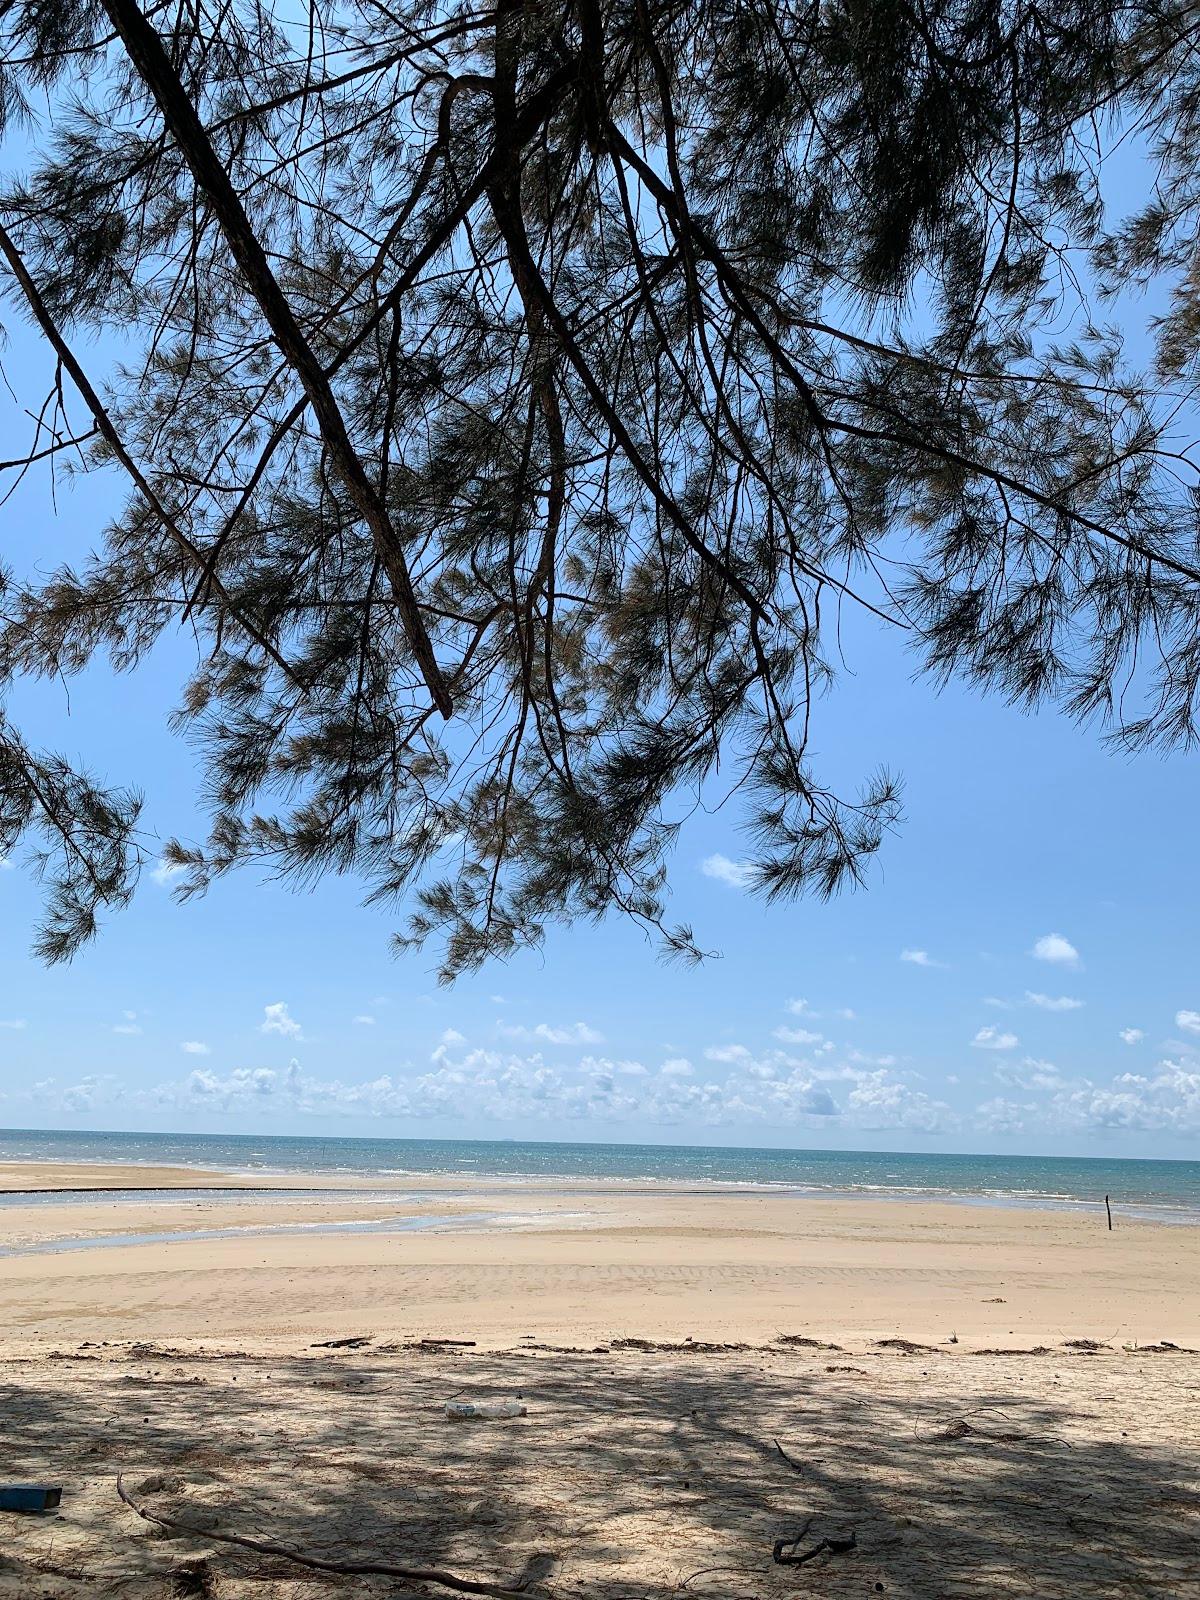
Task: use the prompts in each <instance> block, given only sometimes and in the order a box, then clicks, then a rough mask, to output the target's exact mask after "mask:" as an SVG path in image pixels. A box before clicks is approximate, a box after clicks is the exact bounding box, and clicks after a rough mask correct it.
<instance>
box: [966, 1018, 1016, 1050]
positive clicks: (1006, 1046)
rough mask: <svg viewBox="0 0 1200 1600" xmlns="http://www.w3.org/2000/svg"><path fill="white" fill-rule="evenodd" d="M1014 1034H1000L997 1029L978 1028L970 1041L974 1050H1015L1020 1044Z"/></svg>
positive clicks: (989, 1027)
mask: <svg viewBox="0 0 1200 1600" xmlns="http://www.w3.org/2000/svg"><path fill="white" fill-rule="evenodd" d="M1020 1042H1021V1041H1020V1040H1019V1039H1018V1038H1017V1036H1016V1034H1015V1033H1001V1032H1000V1030H999V1028H993V1027H991V1026H990V1024H989V1026H988V1027H986V1028H980V1030H979V1032H978V1033H977V1034H976V1035H975V1037H974V1038H973V1039H972V1040H971V1043H972V1045H974V1047H975V1049H976V1050H1015V1049H1016V1047H1017V1046H1018V1045H1019V1044H1020Z"/></svg>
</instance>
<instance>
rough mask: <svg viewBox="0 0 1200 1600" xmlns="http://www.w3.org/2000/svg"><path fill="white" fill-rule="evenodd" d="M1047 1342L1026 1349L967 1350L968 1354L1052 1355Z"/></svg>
mask: <svg viewBox="0 0 1200 1600" xmlns="http://www.w3.org/2000/svg"><path fill="white" fill-rule="evenodd" d="M1053 1353H1054V1352H1053V1351H1052V1350H1051V1349H1050V1346H1049V1345H1048V1344H1035V1345H1030V1346H1029V1348H1028V1349H1025V1350H1020V1349H985V1350H968V1351H967V1354H968V1355H969V1356H1048V1355H1053Z"/></svg>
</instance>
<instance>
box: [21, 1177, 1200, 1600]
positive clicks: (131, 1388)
mask: <svg viewBox="0 0 1200 1600" xmlns="http://www.w3.org/2000/svg"><path fill="white" fill-rule="evenodd" d="M81 1170H82V1169H80V1168H65V1169H64V1170H61V1171H60V1170H57V1169H56V1170H53V1171H51V1170H49V1169H48V1168H46V1167H44V1166H37V1165H31V1166H30V1167H27V1168H26V1167H16V1166H9V1167H7V1168H5V1169H4V1171H3V1173H2V1174H0V1182H2V1183H3V1186H4V1187H5V1188H6V1189H7V1190H8V1191H9V1193H8V1195H7V1196H6V1198H5V1201H4V1204H3V1206H0V1250H2V1251H3V1252H4V1253H3V1254H0V1326H2V1330H3V1342H2V1345H0V1356H2V1363H0V1370H2V1372H3V1400H4V1416H5V1419H6V1420H5V1427H4V1430H3V1438H2V1442H0V1478H2V1479H4V1480H10V1481H11V1480H14V1479H15V1480H28V1479H40V1478H49V1479H52V1480H53V1481H56V1482H59V1481H60V1482H62V1483H63V1484H64V1497H63V1503H62V1507H61V1508H60V1510H59V1511H58V1512H57V1513H54V1514H52V1515H50V1516H48V1517H43V1518H23V1519H22V1518H15V1517H11V1516H10V1517H6V1518H4V1520H3V1524H2V1525H0V1535H3V1540H2V1542H0V1595H3V1596H5V1597H8V1596H13V1597H20V1600H25V1597H27V1596H32V1595H38V1596H44V1597H47V1600H66V1597H68V1596H71V1597H74V1596H83V1595H85V1594H86V1595H89V1596H96V1595H110V1594H111V1595H113V1596H117V1595H120V1596H123V1597H128V1600H143V1597H144V1600H150V1597H152V1596H153V1597H156V1600H157V1597H160V1596H172V1595H183V1594H199V1595H212V1596H219V1597H221V1600H228V1597H238V1600H241V1597H247V1600H248V1597H250V1596H254V1597H256V1600H263V1597H268V1600H274V1597H278V1600H284V1597H287V1600H301V1597H303V1600H318V1597H321V1600H323V1597H324V1596H326V1595H329V1596H333V1595H335V1594H341V1593H346V1592H350V1593H354V1594H356V1595H357V1594H362V1595H367V1596H374V1595H376V1594H378V1595H383V1594H394V1593H406V1592H428V1593H430V1594H436V1593H445V1592H446V1591H445V1590H444V1589H440V1588H439V1587H438V1585H437V1584H430V1583H415V1582H414V1583H413V1584H409V1585H407V1586H405V1585H401V1587H400V1588H399V1589H397V1587H396V1583H395V1581H394V1580H391V1579H385V1578H383V1577H370V1576H358V1577H353V1578H351V1577H345V1576H341V1575H338V1574H330V1573H318V1572H314V1571H311V1570H304V1569H300V1568H297V1567H296V1566H295V1565H294V1564H292V1563H289V1562H288V1561H287V1560H285V1559H284V1558H282V1557H279V1556H277V1555H264V1554H262V1553H261V1552H254V1551H247V1550H246V1549H245V1548H244V1547H243V1548H236V1547H229V1546H226V1545H224V1544H222V1543H221V1541H220V1539H219V1538H217V1537H216V1536H217V1535H218V1534H220V1533H222V1532H225V1533H230V1534H235V1535H237V1536H250V1537H252V1538H256V1539H258V1540H260V1541H261V1540H264V1539H265V1540H267V1542H270V1543H274V1544H277V1545H282V1546H286V1547H287V1548H289V1549H293V1550H297V1551H300V1552H304V1551H307V1552H309V1553H310V1554H311V1553H312V1552H313V1551H314V1550H319V1552H320V1554H321V1555H322V1557H324V1558H329V1559H333V1560H335V1561H338V1560H341V1561H348V1560H358V1561H360V1562H361V1561H364V1560H366V1561H368V1562H370V1561H375V1562H379V1561H391V1562H402V1563H406V1564H409V1565H413V1564H416V1565H420V1566H422V1567H428V1566H436V1567H445V1568H448V1569H453V1571H454V1572H456V1573H459V1574H463V1573H467V1574H469V1575H472V1576H473V1577H476V1578H478V1577H484V1578H487V1579H488V1580H489V1581H491V1580H493V1579H494V1580H495V1581H496V1582H497V1583H503V1584H513V1583H517V1582H518V1581H522V1582H524V1583H525V1584H526V1585H527V1587H528V1588H529V1590H530V1592H531V1593H535V1594H542V1593H546V1594H559V1595H581V1596H582V1595H589V1596H597V1597H603V1600H635V1597H644V1596H651V1595H653V1596H658V1595H664V1596H666V1595H672V1596H682V1595H684V1594H693V1595H699V1596H701V1597H703V1596H706V1595H710V1596H713V1597H715V1596H718V1595H721V1596H730V1595H733V1596H741V1595H744V1596H753V1595H764V1596H771V1595H775V1594H780V1595H782V1594H786V1593H795V1592H796V1589H797V1582H798V1575H800V1574H802V1575H803V1585H802V1587H803V1589H804V1591H805V1592H811V1593H815V1594H829V1595H851V1594H853V1595H860V1594H870V1593H875V1592H884V1593H891V1594H900V1595H906V1596H911V1597H913V1600H916V1597H922V1600H924V1597H944V1600H956V1597H958V1596H960V1595H962V1596H965V1595H967V1594H971V1595H980V1594H983V1595H988V1594H995V1595H1022V1596H1028V1595H1059V1594H1062V1595H1072V1596H1074V1595H1084V1594H1087V1595H1097V1596H1108V1595H1113V1596H1116V1595H1132V1594H1138V1595H1146V1594H1150V1595H1155V1596H1157V1595H1162V1596H1164V1597H1165V1596H1168V1595H1182V1594H1185V1593H1194V1592H1195V1590H1196V1584H1197V1582H1198V1581H1200V1557H1197V1555H1196V1550H1197V1548H1200V1544H1198V1542H1197V1540H1196V1538H1195V1534H1196V1530H1197V1515H1196V1513H1197V1510H1198V1509H1200V1489H1198V1484H1200V1448H1198V1447H1197V1445H1196V1439H1197V1424H1198V1423H1200V1404H1198V1401H1200V1356H1198V1355H1195V1354H1193V1353H1191V1351H1192V1350H1193V1349H1195V1348H1196V1347H1200V1294H1198V1293H1197V1288H1198V1285H1200V1229H1197V1228H1194V1227H1188V1226H1165V1225H1157V1224H1152V1223H1146V1222H1134V1221H1129V1220H1124V1219H1118V1224H1117V1226H1116V1228H1115V1229H1114V1231H1113V1232H1111V1233H1110V1232H1109V1231H1108V1230H1107V1227H1106V1225H1105V1221H1104V1217H1103V1212H1102V1211H1101V1212H1100V1214H1099V1215H1097V1214H1096V1212H1095V1211H1094V1209H1090V1208H1089V1209H1081V1210H1062V1211H1054V1210H1038V1209H1032V1208H1017V1207H1011V1208H1009V1207H1002V1206H997V1205H993V1206H988V1205H962V1204H959V1205H956V1204H951V1203H941V1204H928V1203H918V1202H908V1201H886V1200H876V1199H855V1200H843V1199H837V1200H834V1199H812V1198H803V1199H796V1198H791V1197H782V1196H778V1195H773V1194H767V1193H755V1192H740V1193H729V1192H721V1191H719V1190H717V1189H714V1190H712V1191H711V1192H703V1193H697V1192H694V1191H687V1190H683V1189H678V1190H676V1189H672V1188H670V1187H669V1186H664V1187H663V1188H661V1189H652V1190H651V1189H647V1188H645V1187H638V1186H628V1187H621V1186H618V1185H610V1186H605V1185H601V1184H596V1183H589V1184H584V1183H577V1184H571V1183H565V1182H561V1181H557V1180H556V1181H555V1182H553V1183H549V1182H542V1183H525V1182H521V1183H515V1182H510V1181H498V1180H486V1179H475V1180H463V1179H461V1178H454V1179H452V1180H446V1179H442V1178H438V1179H434V1180H427V1179H414V1178H403V1179H399V1178H393V1179H390V1180H388V1181H387V1182H386V1183H378V1184H377V1183H372V1184H371V1185H370V1187H369V1191H368V1192H365V1193H363V1192H358V1191H362V1190H363V1189H364V1187H365V1186H364V1185H363V1184H362V1182H361V1180H358V1181H357V1182H356V1183H344V1182H342V1181H340V1180H337V1181H333V1182H329V1181H327V1180H324V1179H321V1180H313V1179H309V1180H305V1181H304V1182H299V1181H296V1182H293V1181H292V1180H291V1179H289V1180H288V1181H287V1184H286V1185H284V1186H283V1187H284V1189H285V1190H286V1191H290V1192H278V1189H277V1188H275V1187H272V1185H268V1184H267V1183H265V1182H264V1183H259V1182H257V1181H256V1182H255V1183H253V1184H250V1185H249V1186H248V1187H247V1188H246V1189H241V1188H239V1187H237V1186H238V1185H240V1184H241V1183H242V1181H243V1180H241V1179H239V1178H232V1177H229V1176H227V1175H221V1174H213V1173H205V1174H203V1175H198V1174H196V1173H194V1172H189V1171H185V1170H183V1169H168V1170H167V1171H165V1172H163V1173H161V1174H160V1173H157V1172H156V1173H154V1181H155V1182H156V1183H158V1182H161V1187H160V1188H159V1189H158V1190H157V1192H146V1190H145V1188H144V1185H145V1182H146V1180H147V1176H148V1169H145V1168H136V1169H122V1168H115V1167H114V1168H107V1169H94V1168H93V1169H88V1170H87V1172H86V1173H84V1174H83V1181H82V1183H81V1182H80V1181H79V1180H80V1177H81ZM68 1180H70V1181H68ZM135 1180H140V1181H135ZM272 1184H273V1181H272ZM93 1185H94V1186H95V1189H97V1190H105V1191H110V1192H108V1193H97V1192H93V1193H90V1194H81V1193H75V1194H71V1193H61V1194H50V1193H40V1194H39V1193H14V1192H13V1191H26V1190H34V1189H39V1188H40V1189H43V1190H46V1189H62V1190H73V1189H74V1190H78V1189H81V1188H86V1187H88V1186H93ZM268 1189H270V1191H271V1192H266V1191H267V1190H268ZM139 1190H140V1191H141V1192H138V1191H139ZM255 1191H259V1192H255ZM214 1235H215V1236H214ZM114 1241H117V1242H114ZM331 1340H337V1341H356V1342H355V1343H352V1344H340V1345H336V1346H329V1345H327V1343H326V1341H331ZM439 1340H458V1341H464V1342H463V1343H462V1344H459V1345H447V1344H438V1343H436V1342H432V1343H430V1342H426V1343H423V1342H422V1341H439ZM464 1397H465V1398H467V1399H474V1398H481V1399H496V1398H513V1397H520V1399H521V1400H522V1402H523V1403H525V1404H526V1405H527V1406H528V1415H527V1416H524V1417H520V1418H516V1419H512V1420H510V1421H503V1422H490V1423H466V1424H462V1423H458V1424H456V1423H452V1422H449V1421H447V1419H446V1417H445V1413H444V1406H445V1403H446V1401H448V1400H450V1399H452V1398H458V1399H462V1398H464ZM775 1441H778V1444H779V1446H780V1447H781V1448H780V1449H777V1448H776V1442H775ZM118 1470H123V1471H124V1472H125V1473H126V1474H127V1478H126V1483H127V1486H128V1487H130V1488H131V1489H132V1490H134V1491H135V1496H134V1497H135V1499H137V1501H138V1503H139V1504H140V1505H142V1507H143V1509H148V1510H149V1511H150V1512H151V1513H152V1514H156V1515H159V1514H161V1515H164V1516H166V1517H168V1518H172V1519H174V1520H176V1521H182V1522H184V1523H186V1524H187V1526H188V1528H189V1529H190V1531H188V1532H183V1533H180V1532H179V1531H178V1530H171V1529H164V1528H162V1527H161V1526H156V1525H155V1524H152V1523H149V1522H146V1521H144V1520H142V1519H140V1518H139V1517H138V1516H137V1515H136V1514H135V1513H134V1512H133V1511H132V1510H130V1509H129V1508H128V1507H127V1506H123V1505H122V1504H121V1502H120V1501H119V1500H118V1499H117V1498H116V1493H115V1487H114V1485H115V1478H116V1473H117V1471H118ZM805 1529H807V1532H804V1530H805ZM851 1533H853V1535H854V1543H853V1545H852V1546H846V1547H845V1548H843V1547H842V1546H843V1545H845V1544H846V1540H847V1539H848V1538H849V1536H850V1534H851ZM798 1534H799V1535H802V1537H801V1540H800V1543H799V1544H798V1545H797V1546H796V1547H795V1550H796V1551H798V1552H799V1553H800V1554H804V1553H805V1552H806V1551H808V1550H811V1549H813V1547H814V1546H815V1545H816V1544H819V1543H820V1542H821V1541H822V1540H824V1541H826V1545H827V1547H826V1548H822V1549H820V1550H817V1551H816V1553H815V1554H814V1555H812V1556H811V1558H807V1557H806V1559H805V1560H804V1562H803V1563H802V1564H801V1565H800V1566H799V1567H792V1566H788V1565H780V1564H777V1563H776V1562H775V1561H774V1560H773V1556H772V1551H773V1548H774V1542H775V1541H776V1540H779V1539H782V1538H785V1537H786V1538H791V1537H792V1536H793V1535H798ZM784 1553H785V1554H786V1553H787V1552H786V1551H785V1552H784ZM714 1569H715V1570H714ZM189 1584H190V1585H192V1586H191V1587H188V1585H189ZM347 1584H349V1585H350V1588H349V1590H347V1589H346V1587H345V1586H346V1585H347Z"/></svg>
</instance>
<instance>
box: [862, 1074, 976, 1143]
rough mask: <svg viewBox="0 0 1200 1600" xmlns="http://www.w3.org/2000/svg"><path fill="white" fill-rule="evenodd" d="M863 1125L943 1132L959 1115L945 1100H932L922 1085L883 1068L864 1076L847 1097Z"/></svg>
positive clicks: (875, 1127)
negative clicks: (901, 1079) (916, 1087)
mask: <svg viewBox="0 0 1200 1600" xmlns="http://www.w3.org/2000/svg"><path fill="white" fill-rule="evenodd" d="M846 1103H847V1107H848V1109H849V1110H850V1111H852V1112H853V1113H855V1120H856V1121H857V1122H858V1125H859V1126H860V1127H864V1128H870V1129H872V1130H873V1131H882V1130H886V1129H889V1128H911V1129H913V1130H915V1131H918V1132H921V1133H943V1132H947V1131H949V1130H950V1129H951V1128H953V1127H954V1126H955V1125H956V1124H957V1121H958V1119H957V1117H956V1116H955V1114H954V1112H953V1111H952V1110H951V1109H950V1107H949V1106H948V1105H946V1104H945V1102H944V1101H941V1100H933V1099H931V1098H930V1096H929V1095H927V1094H926V1093H925V1091H924V1090H923V1089H914V1088H912V1087H911V1086H910V1085H909V1084H906V1083H904V1082H902V1081H900V1080H899V1079H896V1078H890V1077H889V1076H888V1074H887V1073H886V1072H884V1071H879V1072H872V1073H870V1074H868V1075H867V1076H866V1077H864V1078H863V1079H862V1081H861V1082H860V1083H858V1084H857V1085H856V1086H855V1087H854V1088H853V1089H852V1090H851V1091H850V1094H849V1096H848V1098H847V1102H846Z"/></svg>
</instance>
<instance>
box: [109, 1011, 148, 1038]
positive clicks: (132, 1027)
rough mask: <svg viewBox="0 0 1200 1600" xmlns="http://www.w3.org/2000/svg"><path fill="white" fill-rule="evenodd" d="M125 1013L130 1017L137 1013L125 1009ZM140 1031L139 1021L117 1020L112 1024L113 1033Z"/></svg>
mask: <svg viewBox="0 0 1200 1600" xmlns="http://www.w3.org/2000/svg"><path fill="white" fill-rule="evenodd" d="M125 1015H126V1016H127V1017H129V1018H131V1019H132V1018H133V1017H134V1016H136V1015H137V1013H136V1012H134V1011H127V1012H126V1013H125ZM141 1031H142V1029H141V1025H140V1023H137V1022H133V1021H132V1020H131V1021H129V1022H117V1023H114V1025H113V1032H114V1033H141Z"/></svg>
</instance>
